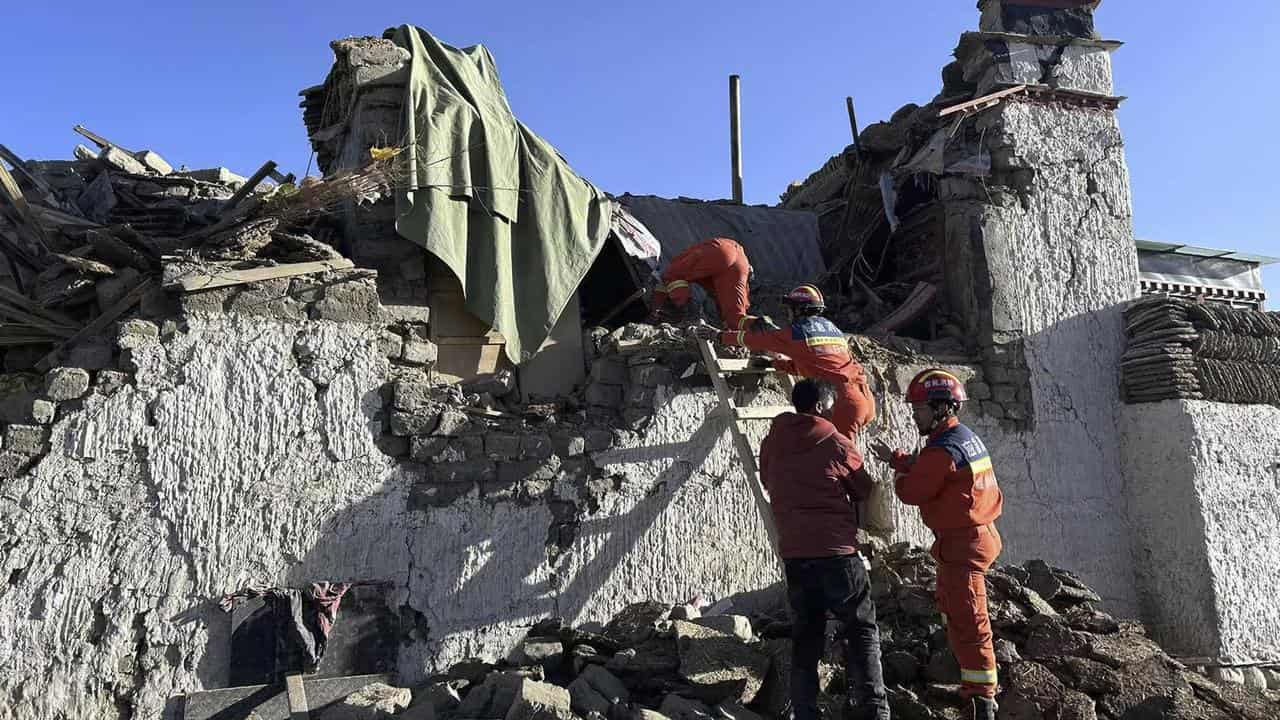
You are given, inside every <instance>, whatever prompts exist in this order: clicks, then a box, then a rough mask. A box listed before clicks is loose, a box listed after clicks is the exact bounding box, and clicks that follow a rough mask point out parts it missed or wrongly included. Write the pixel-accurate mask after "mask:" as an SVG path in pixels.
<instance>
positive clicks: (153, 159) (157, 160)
mask: <svg viewBox="0 0 1280 720" xmlns="http://www.w3.org/2000/svg"><path fill="white" fill-rule="evenodd" d="M133 157H134V159H135V160H137V161H138V162H140V163H142V164H143V165H145V166H146V168H147V169H148V170H150V171H152V172H154V173H156V174H158V175H168V174H169V173H171V172H173V166H172V165H170V164H169V163H167V162H165V159H164V158H162V157H160V155H159V154H158V153H156V152H153V151H151V150H143V151H142V152H140V153H137V154H136V155H134V156H133Z"/></svg>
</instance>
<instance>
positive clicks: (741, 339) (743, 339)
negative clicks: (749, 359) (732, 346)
mask: <svg viewBox="0 0 1280 720" xmlns="http://www.w3.org/2000/svg"><path fill="white" fill-rule="evenodd" d="M738 344H739V345H743V346H745V345H746V344H747V331H746V330H739V331H738Z"/></svg>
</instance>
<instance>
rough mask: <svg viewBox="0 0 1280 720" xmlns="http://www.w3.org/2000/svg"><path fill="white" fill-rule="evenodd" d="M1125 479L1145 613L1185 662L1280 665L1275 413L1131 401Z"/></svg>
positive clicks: (1278, 413) (1279, 473)
mask: <svg viewBox="0 0 1280 720" xmlns="http://www.w3.org/2000/svg"><path fill="white" fill-rule="evenodd" d="M1123 418H1124V424H1123V429H1124V449H1125V463H1126V467H1125V473H1126V475H1127V477H1128V480H1129V482H1128V507H1129V513H1130V514H1131V515H1132V517H1133V518H1134V521H1135V525H1136V527H1135V533H1134V542H1133V547H1134V553H1135V554H1136V555H1137V557H1138V559H1139V564H1138V567H1139V573H1138V582H1139V586H1138V587H1139V592H1140V593H1141V598H1142V601H1143V607H1144V613H1145V614H1147V615H1148V616H1149V617H1150V619H1151V623H1152V626H1153V631H1154V633H1155V636H1156V638H1157V639H1158V640H1160V642H1161V643H1162V644H1164V645H1166V646H1167V647H1169V648H1170V650H1171V651H1172V652H1175V653H1177V654H1180V655H1187V656H1196V657H1209V658H1214V659H1216V660H1218V661H1220V662H1224V663H1228V664H1232V663H1249V662H1258V661H1275V660H1277V659H1280V604H1278V603H1277V602H1276V598H1277V597H1280V575H1277V573H1276V572H1275V568H1276V566H1277V564H1280V449H1278V448H1280V409H1277V408H1274V407H1271V406H1269V405H1230V404H1226V403H1214V402H1206V401H1201V400H1168V401H1165V402H1160V403H1144V404H1138V405H1126V406H1125V407H1124V410H1123Z"/></svg>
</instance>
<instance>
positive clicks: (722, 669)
mask: <svg viewBox="0 0 1280 720" xmlns="http://www.w3.org/2000/svg"><path fill="white" fill-rule="evenodd" d="M673 625H674V627H675V631H676V638H677V641H678V647H679V651H680V674H681V675H682V676H684V678H685V680H688V681H689V683H690V684H691V685H693V686H694V688H695V689H696V691H697V693H698V696H699V698H700V699H702V700H704V701H706V702H709V703H720V702H723V701H725V700H737V701H738V702H741V703H744V704H746V703H749V702H751V701H752V700H753V699H754V698H755V696H756V693H757V692H759V691H760V686H761V685H762V684H763V682H764V677H765V673H766V672H768V670H769V658H768V657H767V656H765V655H762V654H760V653H758V652H756V651H755V650H753V649H752V648H751V647H750V646H748V645H747V644H746V643H743V642H742V641H741V640H739V639H738V638H736V637H734V636H732V635H728V634H726V633H721V632H718V631H716V630H712V629H711V628H707V627H702V626H701V625H695V624H693V623H690V622H685V621H683V620H676V621H675V622H674V623H673Z"/></svg>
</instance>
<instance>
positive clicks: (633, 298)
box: [596, 288, 644, 325]
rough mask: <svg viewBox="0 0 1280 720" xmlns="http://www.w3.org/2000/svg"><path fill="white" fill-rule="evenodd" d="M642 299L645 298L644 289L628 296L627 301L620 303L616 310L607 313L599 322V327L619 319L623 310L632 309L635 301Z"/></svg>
mask: <svg viewBox="0 0 1280 720" xmlns="http://www.w3.org/2000/svg"><path fill="white" fill-rule="evenodd" d="M642 297H644V288H640V289H639V290H636V291H635V292H633V293H631V294H630V295H628V296H627V298H626V299H625V300H623V301H622V302H620V303H618V304H617V306H616V307H614V308H613V309H612V310H610V311H609V312H607V313H605V315H604V317H602V318H600V321H599V322H597V323H596V324H597V325H604V324H606V323H608V322H609V321H610V320H612V319H614V318H615V317H617V316H618V313H620V312H622V311H623V310H626V309H627V308H629V307H631V303H633V302H635V301H637V300H639V299H640V298H642Z"/></svg>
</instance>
